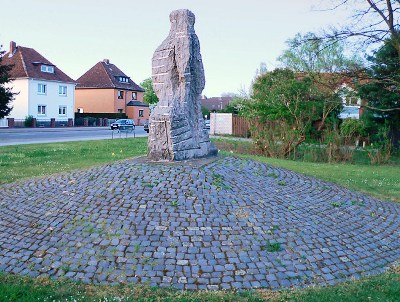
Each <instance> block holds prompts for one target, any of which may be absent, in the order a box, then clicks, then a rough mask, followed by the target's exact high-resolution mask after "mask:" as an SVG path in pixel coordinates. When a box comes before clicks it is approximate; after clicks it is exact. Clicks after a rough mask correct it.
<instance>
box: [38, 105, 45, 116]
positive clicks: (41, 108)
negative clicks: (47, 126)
mask: <svg viewBox="0 0 400 302" xmlns="http://www.w3.org/2000/svg"><path fill="white" fill-rule="evenodd" d="M37 107H38V110H37V115H38V116H39V115H40V116H46V114H47V105H38V106H37Z"/></svg>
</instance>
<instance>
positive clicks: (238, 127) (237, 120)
mask: <svg viewBox="0 0 400 302" xmlns="http://www.w3.org/2000/svg"><path fill="white" fill-rule="evenodd" d="M232 134H233V136H240V137H250V123H249V121H248V119H247V118H246V117H244V116H238V115H234V116H233V117H232Z"/></svg>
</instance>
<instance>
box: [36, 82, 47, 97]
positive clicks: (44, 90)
mask: <svg viewBox="0 0 400 302" xmlns="http://www.w3.org/2000/svg"><path fill="white" fill-rule="evenodd" d="M37 91H38V94H47V85H46V84H43V83H38V89H37Z"/></svg>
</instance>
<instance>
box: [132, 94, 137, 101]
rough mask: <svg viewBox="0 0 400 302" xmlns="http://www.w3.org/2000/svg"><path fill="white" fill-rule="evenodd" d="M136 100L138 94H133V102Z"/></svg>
mask: <svg viewBox="0 0 400 302" xmlns="http://www.w3.org/2000/svg"><path fill="white" fill-rule="evenodd" d="M136 99H137V95H136V92H132V100H136Z"/></svg>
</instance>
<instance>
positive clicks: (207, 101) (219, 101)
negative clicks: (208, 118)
mask: <svg viewBox="0 0 400 302" xmlns="http://www.w3.org/2000/svg"><path fill="white" fill-rule="evenodd" d="M200 101H201V105H202V106H204V107H206V108H207V109H208V110H221V109H224V108H225V107H226V106H228V104H229V103H230V102H231V101H232V97H230V96H225V97H224V96H223V97H212V98H203V99H201V100H200Z"/></svg>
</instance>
